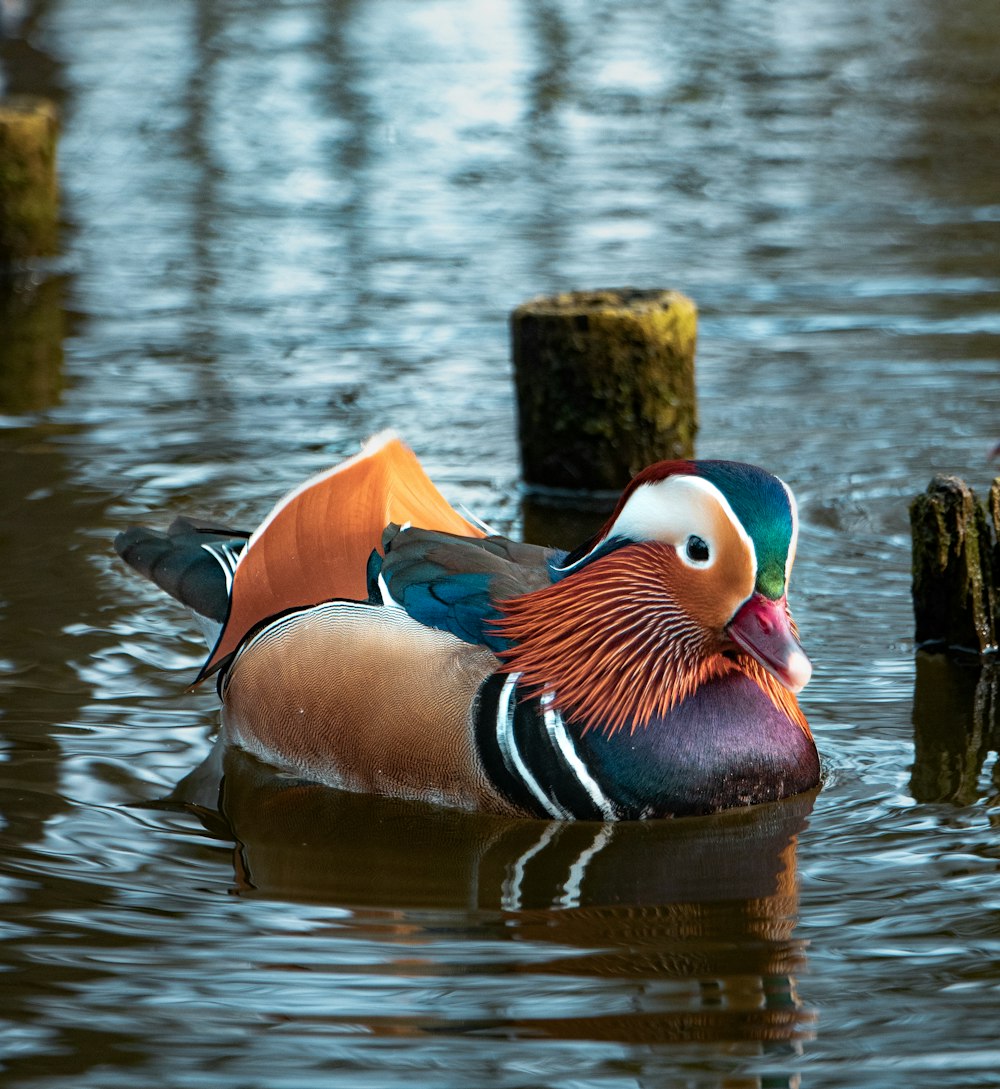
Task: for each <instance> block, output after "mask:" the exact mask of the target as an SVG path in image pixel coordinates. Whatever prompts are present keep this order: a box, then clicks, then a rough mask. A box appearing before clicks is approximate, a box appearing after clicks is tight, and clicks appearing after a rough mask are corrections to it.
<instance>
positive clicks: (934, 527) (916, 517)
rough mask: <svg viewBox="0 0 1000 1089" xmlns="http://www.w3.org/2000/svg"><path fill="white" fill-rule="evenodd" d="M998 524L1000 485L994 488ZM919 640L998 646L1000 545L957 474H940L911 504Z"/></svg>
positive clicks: (972, 647)
mask: <svg viewBox="0 0 1000 1089" xmlns="http://www.w3.org/2000/svg"><path fill="white" fill-rule="evenodd" d="M990 501H991V504H992V506H993V510H994V515H993V518H994V525H996V524H997V519H998V514H997V513H996V512H997V511H998V509H1000V487H998V482H994V485H993V489H992V490H991V492H990ZM910 527H911V531H912V535H913V610H914V614H915V616H916V640H917V644H918V645H927V644H935V645H940V646H943V647H945V648H950V649H954V650H963V651H971V652H973V653H976V654H983V653H986V652H988V651H992V650H994V649H995V648H996V640H997V621H998V617H997V608H996V605H997V593H996V589H995V586H994V570H995V567H996V563H997V558H996V548H995V546H994V544H993V541H992V539H991V531H990V527H989V524H988V522H987V518H986V512H985V511H984V510H983V508H982V507H981V506H980V504H979V502H978V501H977V500H976V497H975V495H974V494H973V492H972V489H971V488H970V487H969V486H968V485H967V484H966V483H965V482H964V481H963V480H960V479H959V478H958V477H954V476H936V477H934V479H933V480H932V481H931V482H930V485H929V486H928V488H927V491H926V492H925V493H924V494H923V495H918V496H917V498H916V499H914V500H913V502H912V503H911V504H910Z"/></svg>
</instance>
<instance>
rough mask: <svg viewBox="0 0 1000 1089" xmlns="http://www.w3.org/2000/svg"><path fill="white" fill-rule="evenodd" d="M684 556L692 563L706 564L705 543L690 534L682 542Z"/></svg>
mask: <svg viewBox="0 0 1000 1089" xmlns="http://www.w3.org/2000/svg"><path fill="white" fill-rule="evenodd" d="M684 555H685V556H687V558H688V559H689V560H690V561H691V562H692V563H707V562H708V557H709V551H708V544H707V542H706V541H703V540H702V538H701V537H697V536H695V534H693V533H692V534H691V536H690V537H688V539H687V540H686V541H685V542H684Z"/></svg>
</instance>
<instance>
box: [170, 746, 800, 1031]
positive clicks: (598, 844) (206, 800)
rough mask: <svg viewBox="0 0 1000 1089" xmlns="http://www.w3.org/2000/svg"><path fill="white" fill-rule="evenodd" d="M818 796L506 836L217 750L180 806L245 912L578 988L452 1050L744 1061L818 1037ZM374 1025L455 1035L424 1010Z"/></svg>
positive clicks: (473, 1025)
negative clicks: (454, 948) (814, 946)
mask: <svg viewBox="0 0 1000 1089" xmlns="http://www.w3.org/2000/svg"><path fill="white" fill-rule="evenodd" d="M813 797H814V796H813V795H812V794H810V795H805V796H802V797H799V798H796V799H793V800H791V801H789V802H786V803H783V804H780V805H774V806H764V807H761V808H760V809H758V810H754V811H751V812H746V813H736V814H728V815H724V816H719V817H712V818H705V819H692V820H688V821H677V822H667V821H665V822H645V823H639V824H629V823H625V824H619V825H610V824H601V823H593V822H578V823H575V824H565V823H561V822H555V821H553V822H544V821H534V820H518V821H511V820H503V819H498V818H495V817H489V816H485V815H478V816H477V815H469V814H465V813H456V812H450V811H447V810H440V809H436V808H434V807H431V806H423V805H418V804H414V803H407V802H397V801H393V800H391V799H377V800H376V799H370V798H364V797H361V796H357V795H351V794H345V793H342V792H339V791H335V790H330V789H328V788H325V787H321V786H317V785H315V784H312V783H308V782H302V781H297V780H294V779H290V778H289V777H287V776H284V775H281V774H279V773H277V772H275V771H273V770H271V769H269V768H267V767H266V766H265V765H263V764H261V763H259V762H258V761H256V760H255V759H254V758H253V757H250V756H247V755H246V754H244V753H242V752H240V751H239V750H237V749H233V748H231V747H228V746H225V747H224V746H223V745H222V743H221V742H220V743H217V745H216V746H215V748H214V749H213V751H212V753H211V754H210V755H209V757H208V758H207V760H206V762H205V764H203V765H202V766H201V767H200V768H199V769H197V771H195V772H193V773H191V775H189V776H188V777H187V778H186V779H185V780H184V781H182V782H181V783H180V784H179V786H178V787H177V789H176V790H175V791H174V792H173V794H172V795H171V798H170V803H171V804H174V805H183V806H186V807H188V808H190V809H191V811H193V812H195V813H196V814H197V815H198V816H199V818H200V819H201V821H202V822H203V823H204V825H205V827H206V828H207V829H208V830H209V831H210V832H212V833H213V834H215V835H219V836H222V837H224V838H229V837H231V838H232V840H234V841H235V849H234V852H233V860H234V892H236V893H237V894H238V895H241V896H253V897H265V898H267V899H279V900H296V901H307V902H309V901H314V902H317V903H323V904H327V905H336V906H338V907H341V908H343V909H345V911H346V912H347V913H348V914H350V915H351V917H352V918H353V920H354V921H353V923H352V924H345V925H355V926H357V925H365V924H364V923H363V921H362V920H363V919H371V918H373V917H375V918H378V919H380V920H382V921H384V922H385V923H386V924H387V925H388V924H390V921H392V922H391V926H392V930H393V933H394V934H395V935H396V936H397V937H398V938H399V939H400V941H401V943H402V944H404V945H409V946H412V947H413V950H414V955H413V957H412V959H411V960H409V961H408V966H407V968H406V972H407V974H408V975H413V974H415V975H417V976H426V975H430V976H435V977H437V976H440V975H441V973H442V971H448V970H449V969H447V968H445V966H443V965H442V964H440V963H439V962H438V959H437V958H436V956H435V954H434V949H433V946H434V942H435V936H436V935H437V934H439V933H440V932H441V930H442V928H443V927H446V928H450V929H454V928H459V929H465V928H468V927H474V928H475V930H476V932H477V933H478V934H479V936H480V938H481V939H482V940H483V941H485V942H486V943H487V944H492V945H494V946H496V945H498V944H507V943H511V944H512V945H513V946H514V947H515V948H514V950H513V953H510V952H507V951H504V952H503V953H498V952H496V951H494V952H493V953H491V954H490V958H491V959H492V960H494V961H495V962H496V968H495V970H497V971H499V972H501V973H515V974H527V975H528V976H535V977H538V976H540V975H544V977H545V978H546V979H550V978H551V977H558V978H559V979H566V980H567V982H566V984H565V985H561V986H560V999H559V1001H558V1002H556V1003H541V1002H539V1003H524V1006H525V1008H524V1009H523V1011H522V1012H521V1013H520V1014H519V1015H518V1016H509V1015H508V1016H499V1015H497V1014H495V1013H494V1014H493V1015H489V1014H488V1012H487V1011H486V1009H485V1007H484V1008H481V1009H479V1010H475V1009H473V1008H469V1009H467V1010H466V1011H465V1012H464V1013H463V1015H462V1017H461V1020H460V1023H458V1024H455V1023H451V1022H450V1021H449V1022H448V1028H449V1030H450V1031H453V1032H463V1033H475V1034H476V1035H479V1036H481V1035H488V1034H498V1035H501V1036H503V1037H505V1038H510V1037H511V1036H512V1035H513V1036H520V1035H525V1036H528V1037H531V1038H533V1039H539V1038H546V1037H552V1038H556V1039H563V1040H568V1039H587V1040H594V1039H599V1040H618V1041H638V1042H647V1043H653V1042H666V1041H673V1042H681V1041H688V1042H692V1041H702V1042H704V1041H726V1042H728V1043H730V1044H738V1043H751V1042H758V1043H759V1042H763V1041H768V1042H776V1041H782V1040H785V1041H788V1040H795V1039H798V1038H800V1037H801V1036H802V1034H803V1033H804V1032H805V1031H806V1029H807V1027H808V1026H809V1024H810V1022H811V1021H812V1014H811V1013H809V1012H807V1011H805V1010H803V1008H802V1006H801V1004H800V1002H799V1001H798V998H797V996H796V992H795V985H794V980H793V975H794V973H795V972H797V971H799V970H800V969H801V968H802V965H803V963H804V960H805V952H804V948H803V945H802V943H801V942H799V941H796V940H795V938H794V937H793V932H794V929H795V917H796V912H797V908H798V904H797V890H796V870H795V846H796V840H797V836H798V834H799V832H800V831H801V830H802V828H803V827H804V825H805V821H806V818H807V816H808V814H809V812H810V810H811V808H812V804H813ZM518 949H520V950H521V951H520V952H518ZM470 969H471V965H470V964H468V963H463V964H462V965H461V966H460V967H458V969H457V970H458V971H460V972H461V973H462V974H467V973H468V972H469V971H470ZM450 970H451V971H454V970H455V968H454V967H453V968H452V969H450ZM485 970H486V966H485V965H483V964H479V965H478V966H477V971H479V972H483V971H485ZM368 1024H369V1025H370V1027H371V1029H372V1030H373V1031H376V1032H383V1033H392V1034H399V1033H402V1032H408V1033H420V1032H433V1031H435V1030H436V1029H440V1028H441V1027H442V1025H441V1024H440V1023H439V1021H438V1019H436V1018H435V1017H434V1015H433V1014H431V1013H430V1012H429V1011H423V1012H421V1013H420V1014H419V1015H417V1016H414V1015H412V1014H408V1015H407V1016H404V1017H402V1018H400V1017H398V1016H397V1015H395V1014H393V1013H389V1012H387V1013H385V1014H384V1015H383V1016H381V1017H378V1018H369V1020H368Z"/></svg>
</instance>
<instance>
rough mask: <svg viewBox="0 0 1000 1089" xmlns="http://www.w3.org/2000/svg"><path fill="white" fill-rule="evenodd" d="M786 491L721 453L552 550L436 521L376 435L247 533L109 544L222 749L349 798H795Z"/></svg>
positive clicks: (798, 682)
mask: <svg viewBox="0 0 1000 1089" xmlns="http://www.w3.org/2000/svg"><path fill="white" fill-rule="evenodd" d="M797 537H798V518H797V511H796V505H795V499H794V497H793V496H792V493H791V491H790V490H789V488H788V487H787V485H785V484H784V483H783V482H782V481H780V480H779V479H778V478H777V477H775V476H772V475H771V474H770V473H767V472H765V471H763V470H762V469H758V468H756V467H754V466H751V465H745V464H742V463H738V462H731V461H664V462H659V463H658V464H656V465H652V466H650V467H649V468H648V469H645V470H644V471H643V472H641V473H639V475H638V476H636V477H635V478H634V479H633V480H632V481H631V483H630V484H629V485H628V487H627V488H626V489H625V491H624V493H623V494H622V496H621V498H620V500H619V501H618V505H617V506H616V508H615V510H614V511H613V513H612V514H611V516H610V518H609V519H608V521H607V522H606V524H605V525H604V527H603V528H602V529H601V530H600V531H599V532H598V533H597V534H596V535H595V536H594V537H593V538H591V539H590V540H589V541H587V542H585V543H584V544H582V545H581V546H580V547H579V548H577V549H575V550H574V551H572V552H569V553H566V552H563V551H560V550H558V549H553V548H543V547H540V546H538V545H531V544H523V543H518V542H515V541H511V540H508V539H506V538H504V537H501V536H497V535H494V534H491V533H488V532H486V531H484V529H483V528H480V527H479V526H477V525H475V524H473V523H472V522H470V521H468V520H466V519H465V518H463V517H462V516H461V515H459V514H458V513H457V512H456V511H455V510H453V509H452V507H451V506H449V504H448V503H447V501H446V500H445V499H444V497H443V496H442V495H441V493H440V492H439V491H438V490H437V488H436V487H435V486H434V484H433V483H432V482H431V481H430V479H429V478H428V477H427V475H426V474H425V472H424V470H423V469H422V467H421V466H420V463H419V462H418V461H417V459H416V457H415V455H414V454H413V453H412V451H410V450H409V449H408V448H407V447H406V446H404V445H403V443H402V442H401V441H400V440H399V439H398V438H397V437H395V436H394V435H393V434H391V433H383V434H381V435H378V436H376V437H375V438H374V439H372V440H371V441H370V442H369V443H368V444H367V445H366V446H365V447H364V449H363V450H362V451H361V453H359V454H358V455H357V456H356V457H354V458H351V459H350V460H348V461H346V462H344V463H343V464H341V465H338V466H336V467H335V468H333V469H331V470H329V471H328V472H325V473H322V474H320V475H319V476H316V477H313V478H312V479H310V480H308V481H306V482H305V483H304V484H302V485H301V486H300V487H298V488H296V489H294V490H293V491H292V492H291V493H289V494H288V495H287V496H285V498H284V499H282V500H281V501H280V502H279V503H278V505H277V506H276V507H275V508H274V510H273V511H272V512H271V513H270V514H269V515H268V517H267V518H266V519H265V520H264V522H263V523H262V524H261V525H260V527H259V528H258V529H257V530H255V531H254V532H253V533H244V532H239V531H234V530H231V529H226V528H223V527H220V526H216V525H211V524H208V523H201V522H196V521H193V520H190V519H185V518H179V519H177V520H176V521H175V522H174V523H173V524H172V525H171V527H170V528H169V530H168V531H167V533H166V534H160V533H156V532H154V531H151V530H148V529H144V528H132V529H129V530H127V531H126V532H125V533H122V534H120V535H119V536H118V538H117V539H116V541H115V547H116V549H117V551H118V552H119V554H120V555H121V556H122V557H123V558H124V559H125V561H126V562H127V563H129V564H130V565H131V566H132V567H134V568H135V569H136V570H138V571H139V572H141V573H142V574H143V575H145V576H146V577H148V578H150V579H152V580H153V581H154V582H156V583H157V585H159V586H160V587H162V588H163V589H164V590H166V591H167V592H168V593H170V594H171V595H173V596H174V597H176V598H177V599H178V600H180V601H182V602H183V603H184V604H186V605H188V606H190V607H191V608H192V609H193V610H194V611H195V613H196V614H198V615H199V617H200V618H201V619H202V620H203V621H204V622H205V624H206V626H207V627H209V628H210V629H211V630H212V635H213V636H215V641H214V647H213V650H212V653H211V654H210V656H209V659H208V661H207V662H206V664H205V667H204V668H203V669H202V671H201V673H200V674H199V677H198V680H199V681H200V680H202V679H204V678H205V677H207V676H209V675H210V674H212V673H218V675H219V681H218V687H219V692H220V695H221V698H222V705H223V714H222V722H223V731H224V735H225V736H226V737H227V738H228V739H229V740H230V741H231V742H232V743H234V744H236V745H238V746H240V747H242V748H244V749H247V750H249V751H250V752H252V753H254V754H256V755H257V756H259V757H261V758H262V759H264V760H265V761H267V762H269V763H271V764H274V765H277V766H279V767H282V768H284V769H287V770H290V771H294V772H296V773H298V774H300V775H303V776H305V777H307V778H310V779H313V780H316V781H318V782H322V783H327V784H330V785H332V786H336V787H341V788H345V789H348V790H355V791H366V792H371V793H376V794H385V795H392V796H396V797H406V798H414V799H422V800H425V801H429V802H434V803H439V804H442V805H449V806H456V807H461V808H466V809H481V810H487V811H492V812H497V813H506V814H518V815H522V816H535V817H546V818H555V819H572V818H581V819H596V820H622V819H638V818H647V817H668V816H683V815H689V814H700V813H709V812H714V811H716V810H720V809H726V808H730V807H733V806H746V805H753V804H756V803H759V802H766V801H773V800H776V799H779V798H784V797H788V796H790V795H793V794H797V793H800V792H802V791H804V790H807V789H809V788H810V787H813V786H815V785H816V783H817V782H818V781H819V774H820V769H819V759H818V756H817V753H816V747H815V744H814V742H813V738H812V735H811V733H810V731H809V727H808V725H807V723H806V720H805V716H804V715H803V714H802V711H801V709H800V708H799V705H798V702H797V700H796V698H795V694H796V693H797V692H798V691H799V690H800V689H801V688H802V687H803V686H804V685H805V684H806V683H807V682H808V680H809V677H810V673H811V666H810V664H809V660H808V658H807V657H806V655H805V654H804V653H803V651H802V648H801V646H800V644H799V640H798V635H797V632H796V629H795V626H794V623H793V621H792V619H791V615H790V613H789V611H788V606H787V600H786V590H787V586H788V578H789V574H790V571H791V567H792V562H793V560H794V558H795V546H796V541H797Z"/></svg>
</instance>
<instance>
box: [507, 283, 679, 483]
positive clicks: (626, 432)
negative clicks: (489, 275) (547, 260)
mask: <svg viewBox="0 0 1000 1089" xmlns="http://www.w3.org/2000/svg"><path fill="white" fill-rule="evenodd" d="M696 336H697V309H696V308H695V305H694V303H693V302H692V301H691V300H690V299H688V298H686V297H685V296H684V295H681V294H680V293H679V292H676V291H662V290H635V289H632V288H623V289H618V290H607V291H575V292H568V293H566V294H563V295H555V296H551V297H545V298H538V299H533V300H532V301H530V302H527V303H524V304H523V305H522V306H519V307H518V308H517V309H516V310H514V312H513V314H512V315H511V345H512V352H513V358H514V376H515V381H516V385H517V405H518V418H519V428H520V442H521V461H522V465H523V472H524V480H525V483H526V484H527V485H528V487H529V489H533V490H541V491H543V492H550V493H551V492H563V491H565V492H570V493H572V492H576V491H587V492H601V491H609V492H615V493H617V492H618V491H620V490H621V489H622V488H623V487H624V485H625V484H627V483H628V481H629V480H630V479H631V477H632V476H633V475H634V474H635V473H637V472H638V471H639V470H640V469H642V468H644V467H645V466H646V465H649V464H650V463H651V462H654V461H660V460H662V459H664V458H678V457H681V458H683V457H691V456H692V455H693V453H694V436H695V432H696V430H697V409H696V402H695V381H694V351H695V340H696Z"/></svg>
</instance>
